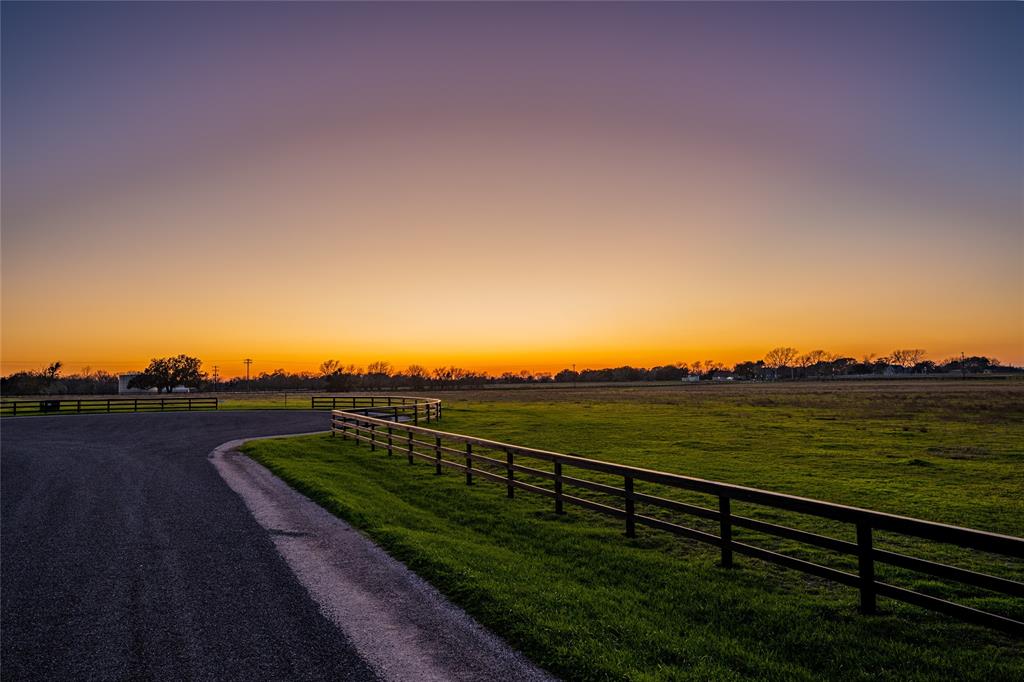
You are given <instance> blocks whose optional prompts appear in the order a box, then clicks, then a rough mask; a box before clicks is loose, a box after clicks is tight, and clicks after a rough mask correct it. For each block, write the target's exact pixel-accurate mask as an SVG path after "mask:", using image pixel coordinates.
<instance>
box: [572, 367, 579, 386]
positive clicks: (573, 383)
mask: <svg viewBox="0 0 1024 682" xmlns="http://www.w3.org/2000/svg"><path fill="white" fill-rule="evenodd" d="M578 378H579V377H578V376H577V375H576V363H575V362H574V363H572V387H573V388H576V380H577V379H578Z"/></svg>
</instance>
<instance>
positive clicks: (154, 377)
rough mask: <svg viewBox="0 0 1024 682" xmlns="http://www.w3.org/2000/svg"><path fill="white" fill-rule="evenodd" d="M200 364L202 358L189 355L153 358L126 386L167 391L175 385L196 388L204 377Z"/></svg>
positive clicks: (201, 364) (201, 363)
mask: <svg viewBox="0 0 1024 682" xmlns="http://www.w3.org/2000/svg"><path fill="white" fill-rule="evenodd" d="M202 366H203V362H202V360H200V359H199V358H194V357H192V356H189V355H175V356H174V357H170V358H153V359H152V360H150V362H149V366H148V367H146V369H144V370H143V371H142V373H141V374H137V375H136V376H134V377H133V378H132V380H131V381H129V382H128V387H129V388H143V389H148V388H155V389H157V390H158V391H164V392H168V393H169V392H170V391H171V390H172V389H174V387H175V386H187V387H190V388H197V387H198V386H199V384H200V383H202V381H203V379H204V378H205V377H206V375H205V374H204V373H203V372H202Z"/></svg>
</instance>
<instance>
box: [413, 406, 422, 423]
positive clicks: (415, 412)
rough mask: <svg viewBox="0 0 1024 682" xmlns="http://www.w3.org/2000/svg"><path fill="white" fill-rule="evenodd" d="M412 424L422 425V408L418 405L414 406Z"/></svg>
mask: <svg viewBox="0 0 1024 682" xmlns="http://www.w3.org/2000/svg"><path fill="white" fill-rule="evenodd" d="M412 423H413V424H419V423H420V406H419V405H417V404H416V403H413V404H412Z"/></svg>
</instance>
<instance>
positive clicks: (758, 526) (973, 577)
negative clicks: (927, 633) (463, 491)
mask: <svg viewBox="0 0 1024 682" xmlns="http://www.w3.org/2000/svg"><path fill="white" fill-rule="evenodd" d="M339 400H340V399H339ZM378 400H380V398H378ZM369 407H373V408H374V411H377V410H379V406H373V405H370V406H369ZM436 410H437V411H436V413H435V414H436V416H440V403H438V404H437V407H436ZM331 435H340V436H341V437H342V438H348V437H350V436H351V437H353V438H354V439H355V440H356V443H357V444H358V443H360V442H364V443H369V445H370V448H371V450H376V449H377V448H381V449H384V450H386V451H387V453H388V454H394V453H398V454H403V455H405V456H406V458H407V459H408V462H409V464H412V463H413V462H414V461H415V460H416V459H419V460H424V461H427V462H430V463H432V464H433V465H434V467H435V473H436V474H440V473H441V472H442V470H443V469H445V468H450V469H455V470H458V471H462V472H464V474H465V477H466V484H467V485H471V484H473V483H474V482H475V481H476V480H485V481H490V482H493V483H497V484H500V485H502V486H504V487H505V488H506V494H507V495H508V497H514V496H515V491H516V490H522V491H525V492H528V493H534V494H538V495H543V496H545V497H549V498H551V499H552V500H553V501H554V511H555V512H556V513H559V514H562V513H564V510H565V505H566V504H570V505H576V506H580V507H583V508H585V509H589V510H591V511H595V512H599V513H602V514H607V515H609V516H613V517H616V518H618V519H620V520H621V521H622V522H623V523H624V526H625V534H626V536H628V537H635V535H636V527H637V525H642V526H647V527H650V528H654V529H657V530H661V531H667V532H670V533H675V534H677V535H681V536H683V537H686V538H690V539H692V540H697V541H700V542H704V543H707V544H710V545H714V546H715V547H719V548H720V551H721V565H722V566H723V567H731V566H732V565H733V555H734V554H745V555H747V556H751V557H755V558H757V559H761V560H764V561H768V562H771V563H774V564H778V565H781V566H785V567H787V568H791V569H796V570H798V571H803V572H804V573H809V574H811V575H815V576H818V577H821V578H826V579H828V580H833V581H835V582H838V583H841V584H843V585H849V586H851V587H855V588H857V589H859V591H860V610H861V612H863V613H866V614H870V613H874V612H875V611H876V598H877V597H878V596H883V597H888V598H890V599H895V600H898V601H903V602H906V603H909V604H914V605H917V606H920V607H924V608H926V609H932V610H935V611H939V612H942V613H945V614H947V615H950V616H953V617H954V618H958V619H960V620H963V621H967V622H971V623H976V624H980V625H985V626H989V627H993V628H997V629H1000V630H1004V631H1006V632H1009V633H1012V634H1015V635H1018V636H1020V635H1024V622H1021V621H1018V620H1015V619H1013V618H1010V617H1007V616H1005V615H1000V614H997V613H991V612H988V611H983V610H980V609H976V608H972V607H969V606H965V605H962V604H958V603H955V602H952V601H948V600H945V599H940V598H938V597H935V596H931V595H927V594H924V593H922V592H916V591H913V590H909V589H905V588H902V587H897V586H896V585H891V584H888V583H885V582H882V581H880V580H877V579H876V577H875V566H876V564H878V563H882V564H888V565H890V566H896V567H899V568H901V569H907V570H910V571H914V572H919V573H924V574H927V575H929V576H934V577H937V578H942V579H946V580H951V581H955V582H959V583H961V584H964V585H970V586H973V587H977V588H982V589H985V590H989V591H992V592H996V593H1001V594H1004V595H1009V596H1012V597H1024V583H1021V582H1017V581H1015V580H1010V579H1007V578H1003V577H998V576H994V575H989V574H987V573H981V572H977V571H973V570H967V569H964V568H958V567H956V566H950V565H947V564H943V563H938V562H935V561H929V560H926V559H922V558H918V557H913V556H909V555H906V554H902V553H898V552H893V551H888V550H884V549H881V548H879V547H876V546H875V542H874V533H875V532H876V531H879V532H885V533H891V534H896V535H897V536H908V537H911V538H918V539H924V540H929V541H934V542H938V543H945V544H949V545H955V546H958V547H962V548H966V549H969V550H975V551H980V552H987V553H992V554H997V555H1002V557H1009V558H1011V559H1022V558H1024V539H1022V538H1018V537H1013V536H1009V535H1000V534H997V533H989V532H985V531H980V530H973V529H970V528H961V527H958V526H950V525H946V524H942V523H935V522H932V521H923V520H920V519H914V518H909V517H905V516H897V515H894V514H887V513H883V512H877V511H871V510H868V509H860V508H857V507H848V506H845V505H840V504H833V503H831V502H823V501H820V500H814V499H809V498H805V497H797V496H794V495H786V494H782V493H774V492H770V491H767V490H758V489H755V488H748V487H744V486H739V485H731V484H728V483H719V482H716V481H709V480H704V479H700V478H693V477H689V476H682V475H679V474H672V473H667V472H663V471H653V470H650V469H642V468H639V467H631V466H623V465H620V464H614V463H611V462H603V461H599V460H594V459H587V458H584V457H578V456H575V455H563V454H560V453H556V452H547V451H545V450H536V449H533V448H525V447H520V446H518V445H511V444H508V443H500V442H496V441H491V440H486V439H483V438H475V437H473V436H465V435H461V434H456V433H446V432H444V431H438V430H435V429H431V428H426V427H423V426H418V425H416V424H415V423H409V422H408V421H399V420H398V419H397V418H389V417H387V416H373V415H371V414H369V413H368V411H366V410H361V409H357V410H356V411H354V412H353V411H351V409H341V410H335V411H333V412H332V415H331ZM482 451H483V452H486V453H487V454H483V452H482ZM453 457H454V458H457V460H454V459H452V458H453ZM523 459H526V460H528V461H529V462H530V465H526V464H523V463H522V460H523ZM538 463H543V464H538ZM548 465H550V468H538V467H539V466H545V467H547V466H548ZM566 469H569V470H583V471H588V472H597V473H599V474H600V475H603V476H604V477H605V478H606V479H609V480H617V481H619V480H620V481H621V484H616V485H613V484H609V483H603V482H599V481H594V480H588V479H584V478H581V477H579V475H569V474H567V473H566ZM517 473H518V474H521V475H523V476H526V477H529V478H532V479H534V480H538V479H540V480H543V481H547V482H548V483H549V484H548V485H538V484H535V483H528V482H526V481H523V480H519V479H517V478H516V474H517ZM573 473H575V471H573ZM639 483H644V484H654V486H655V487H658V486H664V487H667V488H674V489H679V490H683V491H688V493H689V494H692V493H699V494H702V495H707V496H710V497H711V498H712V499H711V502H712V506H700V505H696V504H690V503H687V502H682V501H679V500H673V499H668V498H665V497H660V496H657V495H653V494H649V493H645V492H641V491H640V490H638V484H639ZM566 488H572V489H582V490H588V491H593V492H597V493H599V494H601V495H603V496H605V497H606V498H607V497H609V496H610V497H611V498H613V499H620V500H622V507H619V506H613V505H610V504H605V503H603V502H598V501H595V500H593V499H588V498H586V497H581V496H579V495H572V494H569V493H567V492H565V489H566ZM733 501H736V502H743V503H752V504H756V505H761V506H764V507H769V508H773V509H778V510H785V511H788V512H796V513H799V514H806V515H811V516H815V517H820V518H824V519H830V520H832V521H837V522H841V523H842V524H851V525H852V526H853V529H851V530H855V534H856V541H855V542H850V541H847V540H842V539H838V538H833V537H829V536H826V535H821V534H818V533H811V532H808V531H805V530H799V529H796V528H791V527H788V526H784V525H778V524H774V523H768V522H766V521H761V520H757V519H752V518H747V517H745V516H740V515H738V514H735V513H734V512H733V511H732V508H731V503H732V502H733ZM638 505H647V506H651V507H655V508H658V509H661V510H668V511H671V512H676V513H681V514H685V515H689V516H695V517H699V518H702V519H707V520H710V521H711V522H715V525H716V526H717V534H716V533H714V532H707V531H705V530H698V529H696V528H691V527H688V526H684V525H681V524H678V523H674V522H671V521H667V520H665V519H664V518H655V517H654V516H650V515H646V514H641V513H639V512H638V510H637V506H638ZM734 528H744V529H748V530H752V531H756V532H759V533H764V534H768V535H772V536H775V537H779V538H783V539H786V540H791V541H796V542H799V543H803V544H806V545H811V546H813V547H815V548H820V549H824V550H830V551H832V552H835V553H838V554H840V555H847V556H852V557H855V558H856V561H857V571H856V573H853V572H849V571H843V570H838V569H836V568H832V567H829V566H823V565H821V564H817V563H813V562H811V561H806V560H803V559H798V558H795V557H792V556H789V555H786V554H782V553H779V552H775V551H771V550H768V549H765V548H763V547H757V546H755V545H751V544H748V543H746V542H739V541H737V540H735V539H734V538H733V529H734ZM851 535H852V533H851Z"/></svg>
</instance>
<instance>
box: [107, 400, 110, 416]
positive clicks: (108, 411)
mask: <svg viewBox="0 0 1024 682" xmlns="http://www.w3.org/2000/svg"><path fill="white" fill-rule="evenodd" d="M107 414H110V398H107Z"/></svg>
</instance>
